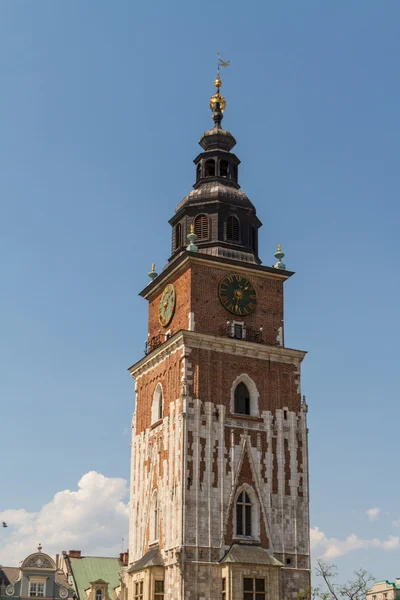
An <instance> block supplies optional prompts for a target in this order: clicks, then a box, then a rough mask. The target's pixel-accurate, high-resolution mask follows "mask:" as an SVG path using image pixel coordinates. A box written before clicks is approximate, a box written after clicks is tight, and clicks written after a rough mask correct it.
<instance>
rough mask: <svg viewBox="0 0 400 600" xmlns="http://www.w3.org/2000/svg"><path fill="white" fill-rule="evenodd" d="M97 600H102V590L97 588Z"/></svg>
mask: <svg viewBox="0 0 400 600" xmlns="http://www.w3.org/2000/svg"><path fill="white" fill-rule="evenodd" d="M96 600H101V590H96Z"/></svg>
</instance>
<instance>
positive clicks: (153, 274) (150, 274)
mask: <svg viewBox="0 0 400 600" xmlns="http://www.w3.org/2000/svg"><path fill="white" fill-rule="evenodd" d="M155 268H156V265H155V263H153V264H152V265H151V271H150V272H149V273H147V274H148V276H149V277H150V279H151V281H154V279H155V278H156V277H158V273H156V272H155Z"/></svg>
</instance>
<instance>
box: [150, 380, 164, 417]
mask: <svg viewBox="0 0 400 600" xmlns="http://www.w3.org/2000/svg"><path fill="white" fill-rule="evenodd" d="M163 411H164V394H163V389H162V386H161V383H157V385H156V389H155V390H154V394H153V403H152V405H151V423H152V424H153V423H157V421H160V419H162V417H163Z"/></svg>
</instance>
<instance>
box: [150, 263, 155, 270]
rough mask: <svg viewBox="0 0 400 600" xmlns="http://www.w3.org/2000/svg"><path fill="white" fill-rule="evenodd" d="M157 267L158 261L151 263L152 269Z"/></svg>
mask: <svg viewBox="0 0 400 600" xmlns="http://www.w3.org/2000/svg"><path fill="white" fill-rule="evenodd" d="M155 268H156V263H151V270H152V271H154V269H155Z"/></svg>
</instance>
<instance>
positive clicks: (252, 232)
mask: <svg viewBox="0 0 400 600" xmlns="http://www.w3.org/2000/svg"><path fill="white" fill-rule="evenodd" d="M250 243H251V249H252V250H254V252H257V230H256V228H255V227H254V225H250Z"/></svg>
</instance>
